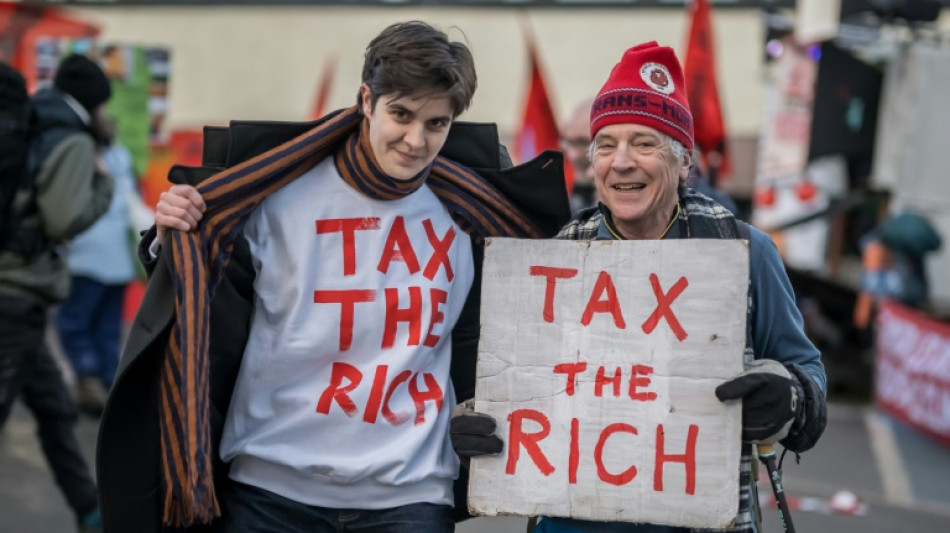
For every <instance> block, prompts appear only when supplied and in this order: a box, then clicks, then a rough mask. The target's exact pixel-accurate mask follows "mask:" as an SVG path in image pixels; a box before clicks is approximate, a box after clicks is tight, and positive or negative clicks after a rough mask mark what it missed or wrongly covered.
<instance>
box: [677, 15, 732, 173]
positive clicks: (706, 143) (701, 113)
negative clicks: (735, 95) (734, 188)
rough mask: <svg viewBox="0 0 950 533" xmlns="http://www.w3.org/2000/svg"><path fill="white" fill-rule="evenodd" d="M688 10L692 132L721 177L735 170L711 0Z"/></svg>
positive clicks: (686, 70)
mask: <svg viewBox="0 0 950 533" xmlns="http://www.w3.org/2000/svg"><path fill="white" fill-rule="evenodd" d="M689 9H690V11H692V21H691V22H690V28H689V43H688V44H687V45H686V62H685V65H684V68H683V74H684V75H685V77H686V89H687V91H688V95H689V107H690V109H691V110H692V112H693V128H694V134H693V135H694V138H695V141H696V145H697V146H699V148H700V150H702V152H703V153H702V157H703V160H704V161H705V163H706V168H707V169H711V171H714V172H715V173H716V176H719V177H721V176H724V175H728V174H729V173H730V172H731V171H732V168H731V166H732V165H731V163H730V161H729V154H728V152H727V151H726V125H725V123H724V122H723V120H722V108H721V107H720V104H719V91H718V90H717V88H716V52H715V50H714V43H713V33H712V24H711V22H710V17H709V11H710V7H709V2H707V1H706V0H693V1H692V3H691V4H690V8H689ZM713 153H718V154H719V156H720V157H719V158H716V157H715V155H713ZM711 155H712V156H713V157H712V158H711V157H710V156H711ZM717 159H718V161H717ZM712 169H714V170H712ZM712 181H715V180H712Z"/></svg>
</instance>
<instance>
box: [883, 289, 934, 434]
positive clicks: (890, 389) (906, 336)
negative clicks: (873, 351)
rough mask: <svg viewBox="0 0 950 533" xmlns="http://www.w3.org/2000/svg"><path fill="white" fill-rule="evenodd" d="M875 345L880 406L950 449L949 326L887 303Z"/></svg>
mask: <svg viewBox="0 0 950 533" xmlns="http://www.w3.org/2000/svg"><path fill="white" fill-rule="evenodd" d="M876 346H877V357H876V361H875V366H876V368H875V376H876V379H875V400H876V402H877V405H878V406H879V407H880V408H881V409H883V410H884V411H886V412H887V413H888V414H890V415H892V416H894V417H895V418H897V419H899V420H901V421H903V422H905V423H906V424H908V425H910V426H913V427H915V428H917V429H919V430H920V431H922V432H924V433H926V434H928V435H931V436H932V437H934V438H936V439H937V440H938V441H940V442H941V443H943V444H944V445H946V446H950V323H947V322H943V321H940V320H937V319H935V318H933V317H931V316H930V315H927V314H924V313H921V312H920V311H916V310H914V309H911V308H908V307H905V306H903V305H900V304H898V303H895V302H884V303H883V304H882V305H881V309H880V312H879V313H878V318H877V344H876Z"/></svg>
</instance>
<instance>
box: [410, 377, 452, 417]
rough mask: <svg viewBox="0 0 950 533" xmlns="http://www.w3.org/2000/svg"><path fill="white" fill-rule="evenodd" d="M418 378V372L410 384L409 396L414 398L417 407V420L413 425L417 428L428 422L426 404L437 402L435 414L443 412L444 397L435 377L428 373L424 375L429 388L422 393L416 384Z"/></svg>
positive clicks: (413, 401)
mask: <svg viewBox="0 0 950 533" xmlns="http://www.w3.org/2000/svg"><path fill="white" fill-rule="evenodd" d="M418 378H419V373H418V372H417V373H416V374H415V375H414V376H412V380H411V381H410V382H409V396H412V403H414V404H415V405H416V419H415V421H414V422H413V424H415V425H417V426H418V425H419V424H422V423H423V422H425V421H426V402H435V412H436V413H438V412H440V411H442V397H443V396H444V395H443V394H442V388H441V387H439V382H438V381H436V379H435V376H433V375H432V374H430V373H428V372H426V373H425V374H423V375H422V378H423V379H424V380H425V382H426V387H427V389H426V390H424V391H420V390H419V386H418V385H417V384H416V383H417V380H418Z"/></svg>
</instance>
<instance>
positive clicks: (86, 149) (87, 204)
mask: <svg viewBox="0 0 950 533" xmlns="http://www.w3.org/2000/svg"><path fill="white" fill-rule="evenodd" d="M110 95H111V89H110V86H109V80H108V79H107V78H106V76H105V74H104V73H103V72H102V70H101V69H100V68H99V66H98V65H96V64H95V63H94V62H92V61H91V60H89V59H88V58H86V57H84V56H81V55H71V56H68V57H66V58H65V59H64V60H63V61H62V62H61V63H60V64H59V66H58V68H57V71H56V76H55V78H54V80H53V87H51V88H49V89H44V90H42V91H40V92H38V93H37V94H36V95H35V96H34V97H33V98H32V101H31V107H32V112H33V114H34V128H35V129H36V131H37V133H36V136H35V137H34V138H33V139H32V140H31V143H30V154H29V168H30V180H29V183H25V184H22V185H21V186H20V187H19V189H18V191H17V194H16V196H15V197H14V198H13V204H12V206H11V213H10V214H9V218H8V219H7V221H8V222H9V223H10V225H9V227H8V228H7V229H6V231H7V234H6V235H5V238H4V244H3V246H2V248H0V427H2V426H3V423H4V422H5V421H6V419H7V417H8V416H9V414H10V410H11V408H12V405H13V401H14V400H15V399H16V398H17V396H19V395H21V394H22V397H23V400H24V403H25V404H26V406H27V407H28V408H29V409H30V410H31V411H32V412H33V414H34V415H35V416H36V419H37V422H38V424H39V427H40V431H39V435H40V440H41V442H42V445H43V450H44V453H45V455H46V457H47V460H48V461H49V463H50V466H51V468H52V470H53V473H54V475H55V477H56V481H57V483H58V484H59V486H60V488H61V490H62V491H63V493H64V495H65V496H66V500H67V502H68V503H69V505H70V506H71V507H72V509H73V511H74V512H75V513H76V516H77V520H78V521H79V523H80V526H81V527H89V528H97V527H98V525H97V524H98V497H97V495H96V487H95V484H94V483H93V481H92V478H91V476H90V474H89V468H88V466H87V465H86V463H85V460H84V459H83V457H82V454H81V450H80V448H79V444H78V442H77V441H76V436H75V423H76V420H77V417H78V415H77V410H76V405H75V403H74V401H73V399H72V397H71V396H70V394H69V391H68V389H67V387H66V384H65V382H64V381H63V376H62V375H61V374H60V372H59V369H58V367H57V365H56V363H55V361H53V359H52V358H51V355H50V353H49V351H48V350H47V348H46V345H45V340H44V339H45V337H44V333H45V330H46V315H47V311H48V309H49V307H50V306H52V305H53V304H55V303H57V302H59V301H61V300H63V299H64V298H65V297H66V295H67V294H69V272H68V270H67V268H66V263H65V260H64V257H63V249H62V247H63V245H64V243H65V241H66V240H68V239H70V238H72V237H73V236H75V235H77V234H79V233H80V232H82V231H83V230H85V229H86V228H88V227H89V226H90V225H92V224H93V222H95V221H96V219H98V218H99V217H100V216H101V215H102V214H103V213H105V211H106V209H107V208H108V207H109V202H110V200H111V198H112V189H113V182H112V179H111V178H110V177H109V176H107V175H106V174H104V173H103V172H101V171H100V170H99V169H98V167H97V164H96V140H97V139H96V138H97V136H98V128H97V124H98V118H97V117H98V116H99V114H100V113H101V110H102V107H103V106H104V105H105V103H106V101H107V100H108V99H109V97H110ZM89 530H90V531H94V530H96V529H89Z"/></svg>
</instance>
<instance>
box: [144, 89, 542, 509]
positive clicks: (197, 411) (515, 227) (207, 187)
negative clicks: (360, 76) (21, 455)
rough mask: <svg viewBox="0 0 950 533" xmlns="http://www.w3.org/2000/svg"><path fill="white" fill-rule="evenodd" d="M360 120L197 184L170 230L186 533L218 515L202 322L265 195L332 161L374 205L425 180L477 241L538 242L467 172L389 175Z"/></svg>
mask: <svg viewBox="0 0 950 533" xmlns="http://www.w3.org/2000/svg"><path fill="white" fill-rule="evenodd" d="M365 122H366V121H365V120H363V119H362V116H361V115H360V113H359V111H358V110H357V108H356V107H352V108H349V109H346V110H344V111H342V112H340V113H337V114H336V115H335V116H333V117H331V118H329V119H328V120H326V121H325V122H323V123H321V124H320V125H318V126H316V127H315V128H313V129H312V130H310V131H308V132H306V133H304V134H303V135H300V136H299V137H296V138H294V139H292V140H290V141H288V142H286V143H284V144H283V145H281V146H278V147H277V148H274V149H272V150H270V151H268V152H266V153H263V154H261V155H259V156H257V157H254V158H253V159H251V160H249V161H246V162H244V163H241V164H239V165H237V166H235V167H233V168H229V169H225V170H223V171H222V172H220V173H218V174H215V175H214V176H211V177H210V178H208V179H207V180H205V181H203V182H202V183H201V184H200V185H199V186H198V192H199V193H200V194H201V196H202V198H203V199H204V201H205V204H206V206H207V209H206V210H205V213H204V217H203V218H202V219H201V222H200V223H199V225H198V228H197V230H196V231H191V232H182V231H172V232H170V235H171V245H170V251H171V254H172V262H173V270H174V272H173V276H174V283H175V318H174V320H173V325H172V330H171V336H170V339H169V342H168V347H167V350H166V352H165V358H164V363H163V365H162V373H161V378H160V388H161V405H160V424H161V438H162V443H161V444H162V457H163V461H162V469H163V475H164V510H163V520H164V522H165V523H166V524H168V525H171V526H176V527H184V526H188V525H192V524H195V523H198V522H204V523H207V522H210V521H211V520H212V519H213V518H214V517H216V516H218V515H219V514H220V509H219V507H218V502H217V498H216V496H215V492H214V482H213V479H212V468H211V464H212V461H211V458H212V456H211V454H212V453H213V450H212V449H211V431H210V425H209V412H208V407H209V406H208V402H209V397H208V390H209V362H208V342H209V339H208V319H209V310H210V305H211V300H212V297H213V294H214V289H215V287H216V286H217V284H218V282H219V281H220V279H221V276H222V274H223V271H224V268H225V267H226V266H227V264H228V261H229V259H230V257H231V252H232V250H233V247H234V241H235V239H236V238H237V237H238V236H239V235H240V233H241V231H242V228H243V226H244V222H245V221H246V220H247V217H248V216H249V215H250V214H251V212H252V211H253V210H254V209H255V208H256V207H257V206H258V205H259V204H260V203H261V202H262V201H263V200H264V199H265V198H267V196H268V195H270V194H271V193H273V192H275V191H277V190H278V189H280V188H281V187H283V186H284V185H287V184H288V183H290V182H291V181H293V180H294V179H296V178H297V177H299V176H300V175H302V174H303V173H305V172H306V171H308V170H309V169H311V168H312V167H313V166H315V165H316V164H317V163H318V162H320V161H322V160H323V159H325V158H326V157H329V156H330V155H335V159H334V162H335V163H336V166H337V168H338V169H339V171H340V174H341V175H342V176H343V179H344V180H346V182H347V183H349V184H350V185H351V186H352V187H354V188H355V189H356V190H359V191H361V192H363V193H364V194H367V195H368V196H370V197H372V198H377V199H396V198H402V197H405V196H407V195H408V194H410V193H412V192H413V191H415V190H417V189H418V188H419V187H421V186H422V185H423V184H427V185H428V186H429V187H430V188H431V189H432V191H433V192H435V194H436V196H438V198H439V199H440V200H441V201H442V203H443V205H445V207H446V209H447V210H448V211H449V213H450V215H451V216H452V218H453V219H454V220H455V221H456V222H457V223H458V224H459V225H460V226H461V227H462V228H463V229H464V230H465V231H466V232H468V233H469V234H472V235H477V236H480V237H489V236H505V237H529V238H539V237H541V233H540V231H539V230H538V229H536V228H535V226H534V225H533V223H532V222H531V221H530V220H529V219H527V218H526V217H525V216H524V215H523V214H522V213H521V212H520V211H519V210H518V209H517V208H516V207H515V206H514V205H513V204H512V203H511V202H510V201H508V200H507V199H506V198H505V197H504V196H502V195H501V193H499V192H498V191H497V190H496V189H495V188H494V187H492V186H491V185H490V184H488V183H487V182H486V181H485V180H483V179H482V178H481V177H480V176H478V175H477V174H475V173H474V172H473V171H471V170H470V169H468V168H466V167H464V166H462V165H459V164H458V163H455V162H452V161H449V160H447V159H444V158H441V157H437V158H436V159H435V161H434V162H433V163H432V165H430V167H428V168H426V169H425V170H423V171H422V172H420V173H419V174H418V175H417V176H415V177H413V178H412V179H410V180H408V181H399V180H395V179H393V178H391V177H389V176H387V175H385V174H384V173H383V172H382V171H381V170H380V168H379V165H378V163H377V162H376V160H375V158H374V157H373V155H372V150H371V149H370V147H369V143H368V140H367V135H366V134H365V129H366V127H367V126H366V125H365Z"/></svg>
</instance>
